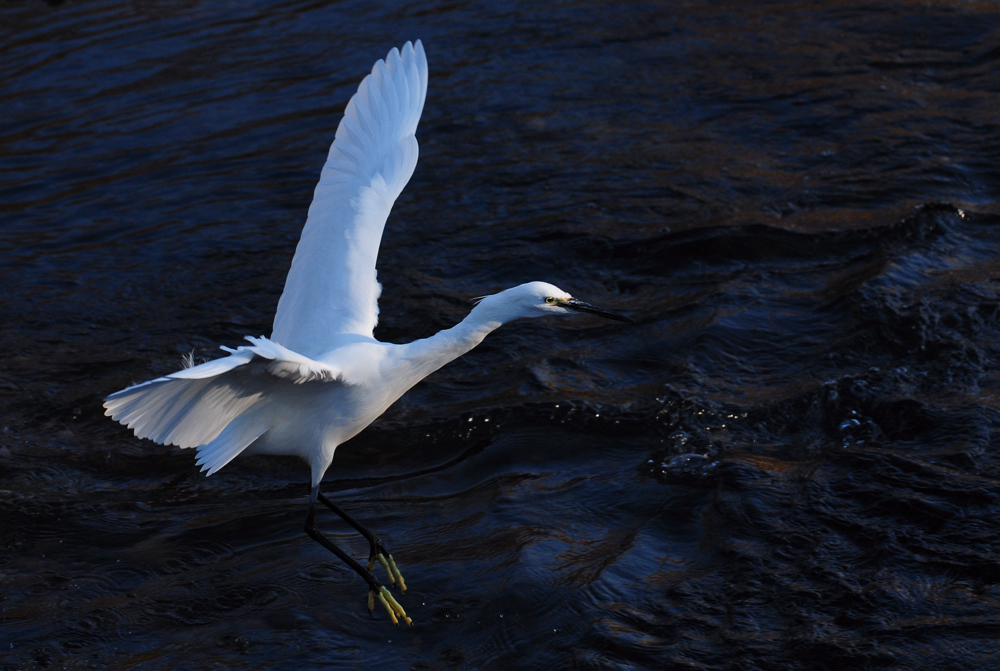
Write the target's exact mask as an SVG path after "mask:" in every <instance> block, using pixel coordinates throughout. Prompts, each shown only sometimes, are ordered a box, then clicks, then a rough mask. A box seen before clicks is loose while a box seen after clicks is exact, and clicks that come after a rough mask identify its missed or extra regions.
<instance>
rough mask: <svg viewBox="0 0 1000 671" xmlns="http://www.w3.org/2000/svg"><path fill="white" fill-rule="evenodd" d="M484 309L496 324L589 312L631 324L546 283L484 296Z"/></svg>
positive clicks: (624, 318) (536, 283) (614, 314)
mask: <svg viewBox="0 0 1000 671" xmlns="http://www.w3.org/2000/svg"><path fill="white" fill-rule="evenodd" d="M480 305H482V306H483V307H484V308H485V309H488V310H490V311H491V312H492V311H495V312H497V313H499V315H498V316H499V317H500V321H509V320H511V319H518V318H521V317H544V316H545V315H558V314H569V313H572V312H589V313H590V314H594V315H598V316H600V317H606V318H608V319H617V320H618V321H623V322H630V321H632V320H631V319H629V318H628V317H625V316H624V315H620V314H617V313H614V312H610V311H608V310H602V309H601V308H598V307H594V306H593V305H591V304H589V303H584V302H583V301H580V300H577V299H575V298H573V297H572V296H570V295H569V294H568V293H566V292H565V291H563V290H562V289H560V288H559V287H557V286H555V285H552V284H549V283H548V282H528V283H527V284H520V285H518V286H516V287H512V288H510V289H507V290H506V291H501V292H500V293H498V294H494V295H492V296H487V297H486V298H484V299H483V300H482V303H480Z"/></svg>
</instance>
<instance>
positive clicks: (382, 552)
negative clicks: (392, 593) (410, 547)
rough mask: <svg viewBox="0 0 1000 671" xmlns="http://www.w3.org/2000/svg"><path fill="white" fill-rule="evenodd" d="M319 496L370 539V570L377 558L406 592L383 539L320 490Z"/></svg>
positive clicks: (401, 577)
mask: <svg viewBox="0 0 1000 671" xmlns="http://www.w3.org/2000/svg"><path fill="white" fill-rule="evenodd" d="M317 496H318V498H319V500H320V501H322V502H323V505H325V506H326V507H327V508H329V509H330V510H332V511H333V512H335V513H336V514H337V515H338V516H339V517H340V519H342V520H344V521H345V522H347V523H348V524H350V525H351V526H352V527H354V528H355V529H356V530H357V532H358V533H359V534H361V535H362V536H364V537H365V538H367V539H368V544H369V545H370V546H371V551H370V552H369V554H368V570H369V571H371V570H373V569H374V568H375V562H376V560H377V561H378V562H379V563H380V564H382V566H383V567H384V568H385V572H386V573H387V574H389V581H390V582H391V583H392V584H394V585H395V584H397V583H398V584H399V589H400V591H402V592H403V593H404V594H405V593H406V583H405V582H404V581H403V575H402V574H401V573H400V572H399V569H398V568H397V567H396V562H395V561H394V560H393V558H392V553H391V552H389V550H388V549H386V547H385V544H384V543H383V542H382V539H381V538H379V537H378V536H377V535H376V534H375V533H374V532H372V530H371V529H369V528H368V527H366V526H365V525H363V524H361V522H358V521H357V520H356V519H354V518H353V517H351V516H350V515H348V514H347V511H345V510H344V509H343V508H341V507H340V506H338V505H337V504H336V503H334V502H333V501H331V500H330V499H328V498H327V497H326V496H325V495H324V494H323V493H322V492H318V494H317Z"/></svg>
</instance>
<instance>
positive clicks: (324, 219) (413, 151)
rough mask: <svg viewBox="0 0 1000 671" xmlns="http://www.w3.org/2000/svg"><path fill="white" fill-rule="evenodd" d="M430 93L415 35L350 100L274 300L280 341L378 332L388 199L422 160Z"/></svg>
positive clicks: (330, 341)
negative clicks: (378, 270) (378, 267)
mask: <svg viewBox="0 0 1000 671" xmlns="http://www.w3.org/2000/svg"><path fill="white" fill-rule="evenodd" d="M426 94H427V59H426V57H425V56H424V48H423V46H422V45H421V43H420V40H417V42H416V44H415V45H412V44H410V43H409V42H407V43H406V45H404V46H403V50H402V52H400V51H397V50H396V49H395V48H393V50H392V51H390V52H389V55H388V56H387V57H386V59H385V60H384V61H381V60H380V61H378V62H377V63H375V67H373V68H372V72H371V74H370V75H367V76H366V77H365V78H364V80H363V81H362V82H361V86H360V87H359V88H358V92H357V93H355V94H354V97H353V98H351V101H350V102H349V103H348V104H347V108H346V109H345V110H344V118H343V119H341V121H340V126H339V127H338V128H337V135H336V139H335V140H334V142H333V145H332V146H331V147H330V153H329V156H328V157H327V161H326V165H325V166H323V172H322V174H321V176H320V180H319V184H318V185H317V186H316V192H315V195H314V196H313V202H312V205H310V207H309V216H308V218H307V219H306V224H305V227H304V228H303V230H302V237H301V239H300V240H299V244H298V247H297V248H296V250H295V257H294V258H293V259H292V268H291V270H290V271H289V273H288V279H287V280H286V281H285V290H284V293H282V295H281V300H280V301H278V311H277V314H276V315H275V317H274V331H273V333H272V335H271V339H272V340H274V341H275V342H277V343H279V344H281V345H283V346H285V347H287V348H288V349H290V350H293V351H295V352H298V353H300V354H303V355H305V356H308V357H317V356H319V355H320V354H322V353H323V352H326V351H328V350H329V349H331V348H332V347H333V346H334V344H335V342H336V340H337V336H340V335H342V334H356V335H361V336H365V337H369V338H370V337H372V331H373V330H374V328H375V324H376V322H377V321H378V297H379V293H380V292H381V286H380V285H379V283H378V281H377V280H376V278H375V260H376V258H377V256H378V248H379V243H380V242H381V240H382V230H383V228H384V227H385V221H386V219H387V218H388V216H389V211H390V210H391V209H392V204H393V203H394V202H395V201H396V198H397V197H398V196H399V194H400V192H401V191H402V190H403V187H404V186H406V183H407V182H408V181H409V180H410V176H411V175H412V174H413V169H414V168H415V167H416V165H417V154H418V149H417V139H416V137H415V133H416V130H417V123H418V122H419V121H420V113H421V111H422V110H423V107H424V98H425V96H426Z"/></svg>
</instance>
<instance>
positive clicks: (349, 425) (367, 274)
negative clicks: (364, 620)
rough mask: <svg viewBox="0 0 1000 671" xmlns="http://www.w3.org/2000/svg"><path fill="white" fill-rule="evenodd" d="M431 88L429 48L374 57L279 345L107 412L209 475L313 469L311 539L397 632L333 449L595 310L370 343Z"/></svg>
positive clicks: (352, 109) (541, 304) (511, 295)
mask: <svg viewBox="0 0 1000 671" xmlns="http://www.w3.org/2000/svg"><path fill="white" fill-rule="evenodd" d="M426 92H427V60H426V58H425V56H424V50H423V46H422V45H421V43H420V41H419V40H418V41H417V42H416V44H411V43H409V42H407V43H406V45H405V46H404V47H403V49H402V50H401V51H397V50H396V49H393V50H392V51H390V52H389V55H388V56H387V57H386V59H385V60H384V61H382V60H380V61H378V62H377V63H376V64H375V66H374V68H373V69H372V72H371V74H370V75H368V76H366V77H365V78H364V80H363V81H362V82H361V85H360V87H359V88H358V92H357V93H356V94H355V95H354V96H353V97H352V98H351V101H350V102H349V103H348V105H347V108H346V109H345V111H344V117H343V119H342V120H341V122H340V126H339V127H338V128H337V133H336V139H335V140H334V142H333V145H332V146H331V147H330V153H329V156H328V157H327V161H326V164H325V165H324V167H323V172H322V174H321V177H320V181H319V184H318V185H317V186H316V192H315V195H314V197H313V202H312V205H311V206H310V207H309V215H308V217H307V219H306V223H305V227H304V228H303V231H302V237H301V239H300V241H299V244H298V247H297V248H296V251H295V256H294V258H293V259H292V267H291V270H290V271H289V273H288V278H287V280H286V281H285V289H284V292H283V293H282V295H281V299H280V300H279V302H278V310H277V314H276V315H275V318H274V329H273V332H272V334H271V337H270V338H265V337H259V338H255V337H248V338H247V340H248V341H249V342H250V344H249V345H243V346H241V347H238V348H236V349H229V348H223V349H225V350H226V351H227V352H229V355H228V356H226V357H223V358H221V359H216V360H214V361H209V362H207V363H203V364H201V365H197V366H192V367H189V368H185V369H183V370H180V371H177V372H175V373H171V374H170V375H167V376H165V377H160V378H156V379H155V380H150V381H148V382H143V383H141V384H137V385H134V386H131V387H129V388H127V389H124V390H122V391H119V392H116V393H114V394H111V395H110V396H108V397H107V399H105V402H104V407H105V408H106V409H107V412H106V414H107V415H109V416H111V417H113V418H114V419H116V420H118V421H119V422H121V423H122V424H125V425H127V426H128V427H129V428H130V429H132V430H133V431H134V432H135V435H136V436H138V437H140V438H149V439H151V440H153V441H155V442H157V443H161V444H169V445H177V446H179V447H194V448H197V451H198V460H197V463H198V464H199V465H200V466H201V467H202V470H204V471H207V472H208V474H209V475H211V474H213V473H215V472H216V471H218V470H219V469H220V468H222V467H223V466H225V465H226V464H228V463H229V462H230V461H231V460H232V459H234V458H235V457H236V456H238V455H240V454H273V455H297V456H299V457H301V458H302V459H303V460H305V461H306V463H308V464H309V467H310V469H311V471H312V489H311V496H310V499H309V511H308V514H307V516H306V532H307V533H308V534H309V535H310V536H311V537H312V538H314V539H315V540H316V541H317V542H319V543H320V544H322V545H323V546H324V547H326V548H327V549H329V550H330V551H331V552H333V553H335V554H336V555H337V556H338V557H340V558H341V559H342V560H344V561H345V562H346V563H347V564H348V565H349V566H351V568H353V569H354V570H355V571H357V573H358V574H359V575H360V576H361V577H362V578H363V579H364V580H365V581H366V582H367V583H368V585H369V599H368V607H369V610H370V609H371V608H373V606H374V599H375V598H376V597H377V598H378V599H379V601H380V602H381V603H382V604H383V605H384V606H385V608H386V610H387V611H388V613H389V616H390V617H391V618H392V620H393V621H394V622H396V621H397V619H398V618H402V619H404V620H405V621H406V622H409V621H410V620H409V618H408V617H406V613H405V612H404V610H403V608H402V607H401V606H400V605H399V603H398V602H397V601H396V600H395V599H394V598H393V597H392V594H391V593H390V592H389V591H388V590H387V589H386V588H385V587H384V586H383V585H382V584H381V583H380V582H379V581H378V579H377V578H375V576H374V575H373V574H372V570H373V569H374V563H375V562H376V561H378V562H380V563H382V564H383V566H385V568H386V570H387V572H388V574H389V578H390V580H391V582H393V583H396V582H398V583H399V586H400V588H401V589H402V590H403V591H405V589H406V588H405V584H404V583H403V579H402V576H401V575H400V573H399V570H398V568H397V567H396V565H395V562H394V560H393V558H392V555H391V554H390V553H389V552H388V551H387V550H386V549H385V545H384V544H383V543H382V541H381V540H380V539H379V538H378V536H376V535H375V534H373V533H372V532H371V531H369V530H368V529H367V528H366V527H365V526H363V525H362V524H360V523H358V522H357V521H356V520H354V518H352V517H351V516H350V515H348V514H347V513H346V512H344V511H343V510H341V509H340V508H339V507H337V506H336V505H335V504H334V503H333V502H332V501H330V500H329V499H328V498H327V497H326V496H324V495H323V494H322V493H321V492H320V482H321V481H322V480H323V475H324V474H325V473H326V470H327V468H329V466H330V463H331V461H332V460H333V455H334V452H335V451H336V449H337V446H339V445H340V444H342V443H343V442H344V441H346V440H348V439H350V438H352V437H353V436H355V435H357V434H358V433H359V432H360V431H361V430H362V429H364V428H365V427H366V426H368V425H369V424H371V422H372V421H374V420H375V418H376V417H378V416H379V415H381V414H382V413H383V412H385V410H386V408H388V407H389V406H390V405H392V404H393V402H395V401H396V399H398V398H399V397H400V396H402V395H403V394H404V393H405V392H406V391H407V390H408V389H410V388H411V387H412V386H413V385H415V384H416V383H417V382H419V381H420V380H422V379H423V378H425V377H427V376H428V375H430V374H431V373H433V372H434V371H436V370H437V369H438V368H440V367H441V366H444V365H445V364H446V363H448V362H449V361H452V360H454V359H456V358H457V357H459V356H461V355H463V354H465V353H466V352H468V351H469V350H470V349H472V348H473V347H475V346H476V345H478V344H479V343H480V342H482V340H483V338H485V337H486V335H487V334H489V333H490V332H491V331H493V330H494V329H496V328H498V327H499V326H500V325H502V324H504V323H506V322H509V321H511V320H514V319H519V318H523V317H542V316H545V315H560V314H567V313H570V312H573V311H580V312H590V313H594V314H598V315H601V316H604V317H609V318H612V319H620V320H625V321H628V320H627V319H626V318H625V317H622V316H620V315H617V314H614V313H611V312H607V311H605V310H601V309H598V308H595V307H593V306H591V305H588V304H587V303H583V302H582V301H578V300H576V299H574V298H573V297H572V296H570V295H569V294H568V293H566V292H565V291H563V290H561V289H559V288H557V287H555V286H553V285H551V284H547V283H545V282H529V283H527V284H522V285H519V286H516V287H513V288H511V289H507V290H506V291H502V292H500V293H498V294H494V295H492V296H486V297H485V298H483V299H482V300H480V302H479V303H478V304H477V305H476V306H475V307H474V308H473V310H472V311H471V312H470V313H469V315H468V316H467V317H466V318H465V319H464V320H462V321H461V322H460V323H459V324H457V325H456V326H454V327H452V328H450V329H445V330H443V331H441V332H439V333H437V334H435V335H433V336H431V337H429V338H424V339H423V340H416V341H414V342H411V343H408V344H405V345H397V344H392V343H383V342H379V341H378V340H376V339H375V338H374V337H373V330H374V328H375V324H376V322H377V317H378V303H377V301H378V297H379V294H380V292H381V286H380V285H379V283H378V282H377V281H376V278H375V261H376V258H377V256H378V248H379V244H380V242H381V239H382V230H383V228H384V226H385V222H386V219H387V218H388V216H389V211H390V209H391V208H392V205H393V203H394V202H395V200H396V197H397V196H398V195H399V193H400V192H401V191H402V190H403V187H404V186H405V185H406V183H407V182H408V181H409V179H410V176H411V175H412V174H413V170H414V168H415V167H416V163H417V140H416V137H415V133H416V129H417V122H418V121H419V119H420V113H421V111H422V110H423V105H424V98H425V95H426ZM317 501H320V502H322V503H323V504H324V505H326V506H327V507H329V508H330V509H331V510H333V511H334V512H335V513H337V514H338V515H340V516H341V517H342V518H343V519H345V520H346V521H347V522H348V523H349V524H351V525H352V526H353V527H354V528H355V529H357V530H358V531H359V532H360V533H362V534H363V535H364V536H365V537H366V538H367V539H368V541H369V544H370V545H371V553H370V555H369V561H368V567H367V569H366V568H364V567H362V566H361V565H360V564H358V563H357V562H356V561H354V560H353V559H352V558H351V557H350V556H349V555H347V554H346V553H344V552H343V551H342V550H341V549H340V548H338V547H337V546H336V545H334V544H333V543H332V542H331V541H330V540H329V539H327V538H326V537H325V536H324V535H323V534H322V533H320V532H319V531H318V530H317V529H316V526H315V522H314V513H315V504H316V502H317Z"/></svg>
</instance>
